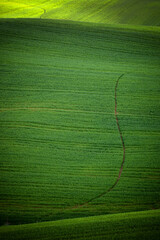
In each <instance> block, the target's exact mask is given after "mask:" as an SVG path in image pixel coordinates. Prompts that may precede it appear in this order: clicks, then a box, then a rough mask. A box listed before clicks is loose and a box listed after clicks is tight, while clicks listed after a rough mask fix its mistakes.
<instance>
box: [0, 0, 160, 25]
mask: <svg viewBox="0 0 160 240" xmlns="http://www.w3.org/2000/svg"><path fill="white" fill-rule="evenodd" d="M0 17H1V18H46V19H48V18H49V19H66V20H73V21H82V22H96V23H107V24H108V23H110V24H117V23H118V24H119V23H120V24H132V25H150V26H152V25H155V26H159V25H160V2H159V0H101V1H98V0H76V1H73V0H72V1H71V0H48V1H44V0H40V1H37V0H33V1H31V0H29V1H26V0H22V1H18V0H3V1H1V3H0Z"/></svg>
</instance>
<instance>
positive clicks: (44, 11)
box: [40, 8, 47, 19]
mask: <svg viewBox="0 0 160 240" xmlns="http://www.w3.org/2000/svg"><path fill="white" fill-rule="evenodd" d="M41 9H42V10H43V13H42V15H41V16H40V19H41V18H42V16H43V15H45V14H46V12H47V11H46V9H45V8H41Z"/></svg>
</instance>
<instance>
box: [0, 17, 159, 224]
mask: <svg viewBox="0 0 160 240" xmlns="http://www.w3.org/2000/svg"><path fill="white" fill-rule="evenodd" d="M0 27H1V40H0V41H1V46H2V48H1V50H0V54H1V56H2V59H1V65H0V68H1V84H0V85H1V87H0V119H1V120H0V121H1V124H0V128H1V130H0V141H1V144H0V154H1V166H0V184H1V187H0V196H1V197H0V199H1V200H0V203H1V204H0V216H1V224H2V225H3V224H5V223H7V222H9V223H10V224H19V223H21V224H22V223H33V222H37V221H38V222H42V221H49V220H57V219H63V218H76V217H84V216H93V215H102V214H108V213H118V212H129V211H139V210H149V209H157V208H159V197H160V196H159V195H160V194H159V182H160V178H159V176H160V175H159V173H160V163H159V146H158V141H159V77H160V69H159V59H160V54H159V52H160V51H159V50H160V45H159V42H160V33H159V31H156V28H154V30H153V29H152V28H147V27H144V28H143V27H141V28H136V27H133V28H131V29H130V28H129V27H126V28H123V27H122V28H121V27H119V28H118V27H117V26H113V27H111V26H102V25H98V24H97V25H95V24H89V23H88V24H81V23H77V24H76V23H72V22H67V21H58V20H54V21H53V20H44V19H43V20H39V19H30V20H29V19H15V20H13V19H10V20H9V19H3V20H2V19H1V21H0ZM121 74H124V76H123V78H121V79H120V82H119V85H118V89H117V108H118V109H117V111H118V118H119V124H120V127H121V131H122V134H123V137H124V142H125V147H126V160H125V165H124V169H123V172H122V176H121V179H120V181H119V183H118V185H117V186H116V187H115V188H114V189H113V191H112V192H110V193H109V194H106V195H104V196H103V197H101V198H99V199H96V200H94V201H92V202H91V203H90V204H88V205H85V206H84V207H79V204H83V203H85V202H87V201H88V200H90V199H91V198H94V197H95V196H97V195H99V194H100V193H102V192H103V191H106V190H107V189H109V188H110V187H111V186H112V185H113V183H114V182H115V180H116V178H117V176H118V173H119V169H120V166H121V163H122V154H123V150H122V143H121V140H120V136H119V132H118V129H117V125H116V120H115V115H114V111H115V99H114V94H115V92H114V89H115V84H116V81H117V79H118V78H119V76H120V75H121Z"/></svg>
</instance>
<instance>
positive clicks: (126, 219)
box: [0, 210, 160, 240]
mask: <svg viewBox="0 0 160 240" xmlns="http://www.w3.org/2000/svg"><path fill="white" fill-rule="evenodd" d="M159 220H160V211H159V210H152V211H143V212H135V213H123V214H113V215H104V216H96V217H87V218H77V219H74V220H72V219H69V220H60V221H55V222H45V223H35V224H27V225H21V226H9V227H6V226H4V227H1V228H0V237H1V239H4V240H28V239H30V240H40V239H42V240H45V239H46V240H52V239H54V240H60V239H68V240H84V239H85V240H95V239H98V240H104V239H105V240H107V239H108V240H120V239H122V240H128V239H132V240H133V239H141V240H151V239H154V240H159V237H160V233H159V227H160V222H159ZM28 235H29V238H28Z"/></svg>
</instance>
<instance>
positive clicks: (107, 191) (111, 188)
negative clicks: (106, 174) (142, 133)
mask: <svg viewBox="0 0 160 240" xmlns="http://www.w3.org/2000/svg"><path fill="white" fill-rule="evenodd" d="M123 76H124V74H122V75H121V76H119V78H118V79H117V81H116V85H115V118H116V123H117V127H118V131H119V134H120V138H121V142H122V147H123V161H122V163H121V167H120V170H119V174H118V177H117V179H116V181H115V183H114V184H113V185H112V186H111V187H110V188H109V189H107V190H106V191H104V192H102V193H100V194H99V195H97V196H95V197H93V198H91V199H90V200H88V201H87V202H85V203H82V204H80V205H77V206H74V207H72V208H79V207H83V206H85V205H86V204H88V203H90V202H92V201H93V200H96V199H98V198H100V197H102V196H104V195H105V194H107V193H109V192H111V191H112V190H113V188H115V186H116V185H117V183H118V182H119V180H120V178H121V174H122V171H123V166H124V162H125V145H124V140H123V136H122V132H121V129H120V125H119V120H118V116H117V115H118V113H117V88H118V83H119V80H120V79H121V78H122V77H123Z"/></svg>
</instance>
